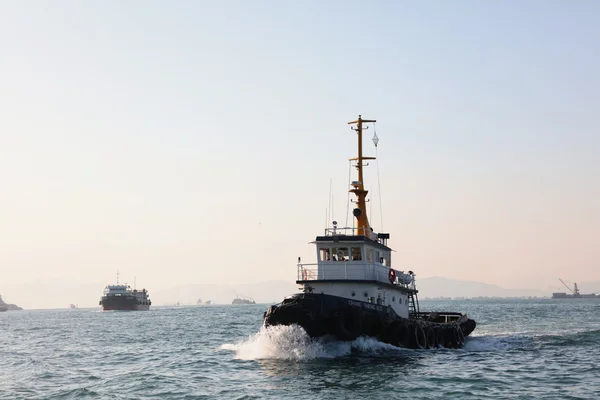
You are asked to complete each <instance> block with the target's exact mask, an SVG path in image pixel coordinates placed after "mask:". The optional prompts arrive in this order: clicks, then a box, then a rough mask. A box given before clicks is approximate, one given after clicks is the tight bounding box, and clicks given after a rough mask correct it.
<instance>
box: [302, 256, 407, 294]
mask: <svg viewBox="0 0 600 400" xmlns="http://www.w3.org/2000/svg"><path fill="white" fill-rule="evenodd" d="M393 271H394V272H395V276H396V279H395V280H394V281H393V282H392V281H391V280H390V268H388V267H384V266H382V265H379V264H364V263H341V262H336V263H331V264H321V267H320V268H319V264H318V263H312V264H298V280H299V281H328V280H359V281H377V282H385V283H393V284H395V285H400V286H403V287H405V288H407V289H413V290H415V280H414V275H408V274H405V273H404V272H403V271H398V270H393Z"/></svg>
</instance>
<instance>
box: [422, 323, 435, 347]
mask: <svg viewBox="0 0 600 400" xmlns="http://www.w3.org/2000/svg"><path fill="white" fill-rule="evenodd" d="M425 337H426V338H427V346H426V347H427V348H428V349H433V348H435V347H437V342H436V331H435V329H434V328H433V327H431V326H428V327H426V328H425Z"/></svg>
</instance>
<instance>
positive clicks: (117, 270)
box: [117, 270, 119, 285]
mask: <svg viewBox="0 0 600 400" xmlns="http://www.w3.org/2000/svg"><path fill="white" fill-rule="evenodd" d="M118 284H119V270H117V285H118Z"/></svg>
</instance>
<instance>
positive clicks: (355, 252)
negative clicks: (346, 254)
mask: <svg viewBox="0 0 600 400" xmlns="http://www.w3.org/2000/svg"><path fill="white" fill-rule="evenodd" d="M350 253H351V254H352V261H361V260H362V252H361V248H360V247H352V248H351V250H350Z"/></svg>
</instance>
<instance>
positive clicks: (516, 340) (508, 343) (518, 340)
mask: <svg viewBox="0 0 600 400" xmlns="http://www.w3.org/2000/svg"><path fill="white" fill-rule="evenodd" d="M528 345H531V339H530V338H529V337H527V336H523V335H510V334H508V335H487V336H474V337H471V336H469V337H468V338H467V339H466V340H465V345H464V346H463V349H464V350H465V351H473V352H480V351H481V352H484V351H506V350H516V349H522V348H524V347H526V346H528Z"/></svg>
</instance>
